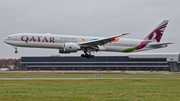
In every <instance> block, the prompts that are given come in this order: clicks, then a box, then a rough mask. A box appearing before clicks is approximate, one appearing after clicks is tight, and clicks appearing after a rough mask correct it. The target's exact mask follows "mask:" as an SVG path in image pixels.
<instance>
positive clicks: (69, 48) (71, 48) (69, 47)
mask: <svg viewBox="0 0 180 101" xmlns="http://www.w3.org/2000/svg"><path fill="white" fill-rule="evenodd" d="M78 49H80V47H79V45H78V44H76V43H65V44H64V49H59V53H71V52H77V51H78Z"/></svg>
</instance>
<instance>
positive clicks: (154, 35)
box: [144, 20, 169, 42]
mask: <svg viewBox="0 0 180 101" xmlns="http://www.w3.org/2000/svg"><path fill="white" fill-rule="evenodd" d="M168 21H169V20H164V21H163V22H161V23H160V24H159V25H158V26H157V27H156V28H155V29H154V30H153V31H152V32H151V33H150V34H148V35H147V36H146V37H145V38H144V40H149V41H155V42H160V40H161V37H162V35H163V33H164V31H165V29H166V26H167V24H168Z"/></svg>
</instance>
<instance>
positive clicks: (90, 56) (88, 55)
mask: <svg viewBox="0 0 180 101" xmlns="http://www.w3.org/2000/svg"><path fill="white" fill-rule="evenodd" d="M81 57H84V58H88V59H90V58H95V56H94V55H91V52H89V53H87V51H84V54H81Z"/></svg>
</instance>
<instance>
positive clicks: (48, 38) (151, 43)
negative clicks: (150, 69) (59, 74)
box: [3, 20, 172, 59]
mask: <svg viewBox="0 0 180 101" xmlns="http://www.w3.org/2000/svg"><path fill="white" fill-rule="evenodd" d="M168 22H169V21H168V20H164V21H162V22H161V23H160V24H159V25H158V26H157V27H156V28H155V29H154V30H152V31H151V33H149V34H148V35H147V36H146V37H145V38H144V39H127V38H118V37H121V36H124V35H128V34H129V33H123V34H120V35H115V36H111V37H93V36H75V35H57V34H50V33H46V34H38V33H18V34H12V35H9V36H8V37H7V38H5V39H4V40H3V41H4V42H5V43H7V44H9V45H12V46H13V47H14V48H15V53H18V51H17V47H32V48H52V49H58V50H59V53H72V52H77V51H84V54H81V57H84V58H88V59H90V58H95V55H92V52H97V51H109V52H126V53H129V52H138V51H146V50H152V49H158V48H164V47H167V45H168V44H172V43H160V40H161V38H162V35H163V33H164V31H165V28H166V27H167V24H168Z"/></svg>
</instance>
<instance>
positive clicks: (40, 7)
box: [0, 0, 180, 59]
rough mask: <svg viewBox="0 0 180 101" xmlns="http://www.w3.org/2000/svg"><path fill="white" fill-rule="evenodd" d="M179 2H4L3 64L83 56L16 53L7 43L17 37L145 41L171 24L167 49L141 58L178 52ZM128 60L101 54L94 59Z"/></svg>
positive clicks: (0, 17)
mask: <svg viewBox="0 0 180 101" xmlns="http://www.w3.org/2000/svg"><path fill="white" fill-rule="evenodd" d="M179 4H180V0H0V46H1V49H0V58H1V59H2V58H20V57H21V56H50V55H62V56H70V55H73V56H79V55H80V54H81V53H83V52H78V53H73V54H59V53H58V50H56V49H44V48H41V49H36V48H18V51H19V53H18V54H15V53H14V51H15V50H14V48H12V47H11V46H10V45H7V44H5V43H3V38H5V37H7V36H8V35H10V34H15V33H22V32H28V33H52V34H66V35H67V34H69V35H83V36H84V35H87V36H102V37H107V36H113V35H117V34H121V33H124V32H130V33H131V34H130V35H127V36H124V37H125V38H136V39H143V38H144V37H145V36H146V35H147V34H149V32H150V31H151V30H153V29H154V28H155V27H156V26H157V25H158V24H159V23H160V22H161V21H163V20H169V24H168V27H167V28H166V30H165V33H164V35H163V37H162V40H161V41H162V42H173V43H174V44H173V45H169V47H167V48H164V49H157V50H150V51H145V52H138V53H179V52H180V35H179V34H180V31H179V29H180V25H179V24H180V6H179ZM107 54H108V55H113V56H120V55H126V54H122V53H118V52H113V53H109V52H108V53H106V52H98V53H95V55H107Z"/></svg>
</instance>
